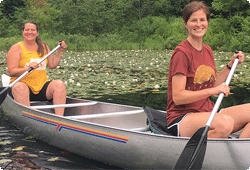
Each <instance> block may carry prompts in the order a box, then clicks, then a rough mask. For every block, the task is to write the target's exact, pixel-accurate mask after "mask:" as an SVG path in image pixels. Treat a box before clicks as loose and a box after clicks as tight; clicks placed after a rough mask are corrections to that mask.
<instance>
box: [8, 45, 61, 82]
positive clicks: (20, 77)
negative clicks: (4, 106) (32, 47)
mask: <svg viewBox="0 0 250 170" xmlns="http://www.w3.org/2000/svg"><path fill="white" fill-rule="evenodd" d="M60 47H61V45H58V46H57V47H56V48H54V49H53V50H51V51H50V52H49V53H48V54H47V55H46V56H44V57H43V58H42V60H41V61H39V62H38V64H41V63H42V62H43V61H44V60H46V59H47V58H48V57H49V56H50V55H51V54H53V53H54V52H55V51H56V50H57V49H59V48H60ZM33 70H34V68H32V67H31V68H29V70H27V71H25V72H24V73H23V74H22V75H21V76H19V77H18V78H17V79H16V80H15V81H13V82H12V83H11V84H10V85H9V87H12V86H14V85H15V84H16V83H17V82H18V81H20V80H21V79H22V78H23V77H25V76H26V75H27V74H28V73H30V72H31V71H33Z"/></svg>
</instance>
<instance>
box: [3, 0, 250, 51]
mask: <svg viewBox="0 0 250 170" xmlns="http://www.w3.org/2000/svg"><path fill="white" fill-rule="evenodd" d="M191 1H192V0H63V1H61V0H4V1H2V3H1V4H0V24H1V27H0V36H1V37H6V38H7V37H13V36H18V35H19V34H20V27H21V26H22V24H23V23H24V22H25V21H27V20H34V21H36V22H37V23H38V24H39V27H40V33H42V36H44V37H46V36H47V37H48V35H54V36H60V37H64V38H68V40H70V42H72V43H73V42H74V41H76V39H77V40H78V41H84V42H81V43H80V42H79V44H78V45H76V46H77V47H75V48H77V49H78V48H79V46H80V45H85V46H86V42H88V43H96V44H98V43H99V44H104V46H105V47H107V48H108V47H110V46H109V45H108V44H110V43H111V42H112V43H115V44H119V43H121V42H128V43H138V44H140V45H139V46H140V48H148V47H149V45H151V46H153V47H152V48H168V49H172V48H174V47H175V46H176V45H177V44H178V43H180V41H181V40H183V39H185V37H186V32H185V31H184V29H183V23H182V18H181V15H182V9H183V8H184V6H185V5H186V4H188V3H189V2H191ZM205 2H206V4H207V5H208V7H209V9H210V11H211V13H212V15H211V16H212V18H211V22H210V28H209V31H208V34H209V36H206V37H205V39H204V40H205V43H208V44H209V45H211V46H212V47H213V48H214V49H221V50H225V48H226V47H227V48H228V47H231V48H241V49H244V48H245V49H246V46H247V45H248V42H249V39H250V38H248V35H249V29H248V27H249V17H248V16H249V14H250V8H249V7H250V5H249V3H248V2H247V0H205ZM70 37H75V38H71V39H70ZM76 37H77V38H76ZM240 41H241V43H240ZM228 50H231V49H228ZM248 51H250V50H248Z"/></svg>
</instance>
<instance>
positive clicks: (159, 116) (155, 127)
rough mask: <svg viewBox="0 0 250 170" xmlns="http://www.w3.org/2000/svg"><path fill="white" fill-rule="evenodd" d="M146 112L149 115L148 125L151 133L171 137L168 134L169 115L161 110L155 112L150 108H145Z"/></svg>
mask: <svg viewBox="0 0 250 170" xmlns="http://www.w3.org/2000/svg"><path fill="white" fill-rule="evenodd" d="M143 109H144V112H145V113H146V115H147V124H148V125H149V129H150V130H151V132H153V133H156V134H162V135H171V136H173V135H172V134H170V133H169V132H168V129H167V127H168V124H167V114H166V112H162V111H159V110H155V109H153V108H150V107H143Z"/></svg>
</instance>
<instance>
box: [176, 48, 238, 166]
mask: <svg viewBox="0 0 250 170" xmlns="http://www.w3.org/2000/svg"><path fill="white" fill-rule="evenodd" d="M235 53H236V54H237V53H238V51H236V52H235ZM238 62H239V58H236V59H235V61H234V64H233V66H232V68H231V70H230V72H229V74H228V77H227V80H226V82H225V83H226V85H229V83H230V81H231V79H232V77H233V74H234V71H235V69H236V67H237V65H238ZM223 97H224V93H220V94H219V97H218V98H217V101H216V103H215V105H214V108H213V110H212V112H211V114H210V116H209V119H208V121H207V123H206V126H205V127H202V128H200V129H198V130H197V131H196V132H195V134H194V135H193V136H192V137H191V138H190V140H189V141H188V143H187V144H186V146H185V148H184V150H183V151H182V153H181V155H180V157H179V159H178V161H177V162H176V164H175V166H174V168H173V170H177V169H179V170H183V169H201V168H202V164H203V160H204V157H205V152H206V146H207V133H208V131H209V129H210V126H211V124H212V121H213V119H214V116H215V114H216V113H217V111H218V109H219V106H220V104H221V102H222V99H223Z"/></svg>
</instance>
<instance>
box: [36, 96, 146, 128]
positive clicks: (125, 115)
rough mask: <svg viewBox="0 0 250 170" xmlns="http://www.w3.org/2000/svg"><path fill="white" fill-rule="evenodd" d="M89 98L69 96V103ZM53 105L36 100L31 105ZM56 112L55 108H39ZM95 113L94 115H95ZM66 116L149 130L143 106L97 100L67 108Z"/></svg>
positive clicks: (81, 101) (82, 101) (114, 125)
mask: <svg viewBox="0 0 250 170" xmlns="http://www.w3.org/2000/svg"><path fill="white" fill-rule="evenodd" d="M84 102H89V101H88V100H83V99H75V98H69V97H67V101H66V103H67V104H75V103H84ZM40 105H53V103H52V102H47V101H35V102H31V106H40ZM39 110H41V111H44V112H47V113H51V114H54V109H53V108H52V109H39ZM93 115H94V116H93ZM64 117H66V118H70V119H76V120H81V121H86V122H91V123H96V124H101V125H105V126H112V127H116V128H122V129H129V130H136V131H137V130H138V131H149V128H148V125H147V123H146V122H147V117H146V114H145V113H144V111H143V109H142V108H139V107H134V106H124V105H119V104H111V103H104V102H97V103H96V104H94V105H90V106H78V107H70V108H65V112H64Z"/></svg>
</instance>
